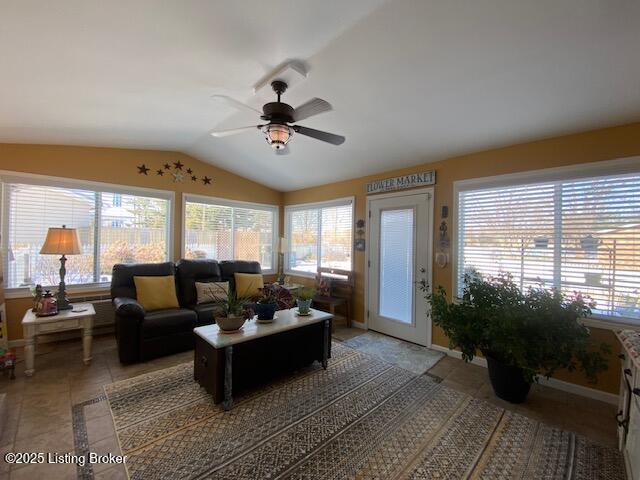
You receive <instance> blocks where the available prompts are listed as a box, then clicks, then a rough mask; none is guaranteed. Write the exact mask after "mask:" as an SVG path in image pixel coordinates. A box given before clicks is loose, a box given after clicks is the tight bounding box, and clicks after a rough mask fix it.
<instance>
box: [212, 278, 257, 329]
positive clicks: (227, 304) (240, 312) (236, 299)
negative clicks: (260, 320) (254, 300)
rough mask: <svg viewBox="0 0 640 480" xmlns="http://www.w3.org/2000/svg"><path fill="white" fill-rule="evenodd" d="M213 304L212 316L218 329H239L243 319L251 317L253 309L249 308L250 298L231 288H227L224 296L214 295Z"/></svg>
mask: <svg viewBox="0 0 640 480" xmlns="http://www.w3.org/2000/svg"><path fill="white" fill-rule="evenodd" d="M215 304H216V309H215V310H214V318H215V321H216V324H217V325H218V327H220V330H223V331H226V332H232V331H236V330H239V329H240V327H242V325H244V322H245V321H247V320H249V319H250V318H252V317H253V310H252V309H251V308H249V305H250V299H249V298H247V297H243V296H240V295H238V293H237V292H236V291H235V289H233V288H229V289H227V291H226V295H224V296H220V295H216V296H215Z"/></svg>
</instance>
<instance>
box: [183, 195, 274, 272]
mask: <svg viewBox="0 0 640 480" xmlns="http://www.w3.org/2000/svg"><path fill="white" fill-rule="evenodd" d="M187 202H194V203H204V204H206V205H217V206H221V207H231V208H234V207H235V208H251V209H254V210H265V211H269V212H272V213H273V228H272V230H273V233H272V237H273V238H272V242H273V243H272V245H273V248H272V249H271V268H269V269H267V270H262V274H263V275H273V274H276V273H278V241H279V239H280V206H279V205H274V204H270V203H254V202H245V201H241V200H229V199H228V198H220V197H211V196H209V195H198V194H195V193H186V192H183V193H182V210H181V217H182V218H181V226H180V256H181V257H182V258H184V252H185V250H186V242H185V230H186V225H185V218H186V209H187Z"/></svg>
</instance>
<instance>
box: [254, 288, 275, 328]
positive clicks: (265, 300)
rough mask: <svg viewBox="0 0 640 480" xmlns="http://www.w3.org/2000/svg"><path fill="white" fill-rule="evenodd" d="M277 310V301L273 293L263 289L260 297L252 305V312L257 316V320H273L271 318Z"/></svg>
mask: <svg viewBox="0 0 640 480" xmlns="http://www.w3.org/2000/svg"><path fill="white" fill-rule="evenodd" d="M277 309H278V300H277V298H276V296H275V295H274V293H273V291H272V290H270V289H268V288H264V289H263V290H262V295H261V297H260V298H259V299H258V301H257V302H256V303H255V304H254V305H253V310H254V311H255V313H256V315H258V320H260V321H263V322H268V321H271V320H273V316H274V315H275V313H276V310H277Z"/></svg>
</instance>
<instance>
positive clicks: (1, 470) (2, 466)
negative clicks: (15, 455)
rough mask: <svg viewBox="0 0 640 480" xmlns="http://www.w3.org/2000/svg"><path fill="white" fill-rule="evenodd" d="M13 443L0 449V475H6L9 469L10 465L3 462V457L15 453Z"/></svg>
mask: <svg viewBox="0 0 640 480" xmlns="http://www.w3.org/2000/svg"><path fill="white" fill-rule="evenodd" d="M15 451H16V450H15V449H14V448H13V443H8V444H6V445H3V446H1V447H0V474H8V473H9V470H10V469H11V464H10V463H7V462H5V460H4V456H5V454H6V453H8V452H15Z"/></svg>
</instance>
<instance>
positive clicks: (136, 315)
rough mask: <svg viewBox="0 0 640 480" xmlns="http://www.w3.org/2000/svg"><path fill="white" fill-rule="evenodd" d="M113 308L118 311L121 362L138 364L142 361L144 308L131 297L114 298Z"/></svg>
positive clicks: (117, 334)
mask: <svg viewBox="0 0 640 480" xmlns="http://www.w3.org/2000/svg"><path fill="white" fill-rule="evenodd" d="M113 306H114V307H115V310H116V341H117V343H118V357H119V358H120V362H121V363H124V364H127V363H134V362H137V361H138V360H139V359H140V324H141V323H142V321H143V320H144V315H145V311H144V308H143V307H142V305H140V304H139V303H138V302H136V301H135V300H134V299H133V298H129V297H116V298H114V299H113Z"/></svg>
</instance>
